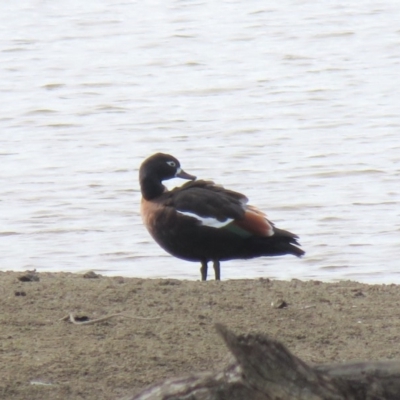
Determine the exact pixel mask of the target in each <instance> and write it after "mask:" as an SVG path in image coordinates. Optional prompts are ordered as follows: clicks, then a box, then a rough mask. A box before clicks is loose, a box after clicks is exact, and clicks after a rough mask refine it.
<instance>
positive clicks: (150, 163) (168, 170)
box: [139, 153, 196, 182]
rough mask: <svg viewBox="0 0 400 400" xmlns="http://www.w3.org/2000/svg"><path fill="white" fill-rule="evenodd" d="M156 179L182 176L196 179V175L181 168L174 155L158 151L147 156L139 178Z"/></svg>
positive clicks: (142, 179) (161, 179)
mask: <svg viewBox="0 0 400 400" xmlns="http://www.w3.org/2000/svg"><path fill="white" fill-rule="evenodd" d="M149 178H150V179H152V180H153V179H156V180H158V181H159V182H162V181H165V180H168V179H172V178H182V179H189V180H192V181H193V180H195V179H196V177H195V176H193V175H190V174H188V173H187V172H185V171H184V170H183V169H182V168H181V164H180V162H179V161H178V160H177V159H176V158H175V157H173V156H171V155H169V154H164V153H156V154H153V155H152V156H150V157H149V158H146V160H144V161H143V163H142V165H141V166H140V170H139V179H140V181H141V182H142V181H144V180H145V179H149Z"/></svg>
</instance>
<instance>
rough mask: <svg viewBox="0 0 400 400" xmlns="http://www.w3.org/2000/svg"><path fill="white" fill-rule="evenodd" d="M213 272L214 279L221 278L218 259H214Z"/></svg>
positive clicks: (218, 279)
mask: <svg viewBox="0 0 400 400" xmlns="http://www.w3.org/2000/svg"><path fill="white" fill-rule="evenodd" d="M214 272H215V280H216V281H220V280H221V268H220V263H219V261H218V260H214Z"/></svg>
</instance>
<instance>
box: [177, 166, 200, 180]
mask: <svg viewBox="0 0 400 400" xmlns="http://www.w3.org/2000/svg"><path fill="white" fill-rule="evenodd" d="M175 176H176V177H177V178H182V179H189V180H191V181H194V180H196V177H195V176H194V175H190V174H188V173H187V172H185V171H184V170H183V169H182V168H179V169H178V171H176V174H175Z"/></svg>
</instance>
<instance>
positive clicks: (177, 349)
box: [0, 272, 400, 400]
mask: <svg viewBox="0 0 400 400" xmlns="http://www.w3.org/2000/svg"><path fill="white" fill-rule="evenodd" d="M23 275H24V273H20V272H0V294H1V296H0V302H1V303H0V304H1V324H0V337H1V341H0V354H1V357H0V360H1V362H0V398H1V399H16V400H19V399H29V400H36V399H37V400H39V399H40V400H46V399H49V400H50V399H51V400H54V399H62V400H65V399H93V400H95V399H96V400H99V399H110V400H111V399H118V398H121V397H124V396H128V395H132V394H134V393H137V392H138V391H139V390H140V389H141V388H143V387H144V386H146V385H148V384H151V383H153V382H156V381H159V380H162V379H163V378H166V377H171V376H176V375H182V374H186V373H188V372H196V371H204V370H209V369H215V368H217V367H218V366H220V365H221V364H223V362H224V360H225V359H226V354H227V351H226V349H225V347H224V345H223V343H222V340H221V339H220V338H219V337H218V336H217V334H216V333H215V329H214V324H215V323H216V322H221V323H223V324H225V325H227V326H228V327H229V328H231V329H233V330H234V331H236V332H237V333H247V332H262V333H267V334H269V335H270V336H272V337H274V338H276V339H279V340H281V341H282V342H284V343H285V344H286V345H287V346H288V348H289V349H290V350H291V351H293V352H294V354H296V355H298V356H299V357H301V358H303V359H304V360H305V361H308V362H312V363H329V362H344V361H350V360H362V359H364V360H365V359H369V360H373V359H374V360H387V359H393V358H398V359H400V346H399V341H400V318H399V314H400V286H398V285H365V284H361V283H357V282H350V281H345V282H339V283H322V282H317V281H308V282H302V281H298V280H292V281H290V282H283V281H270V280H268V279H259V280H231V281H229V280H227V281H222V282H215V281H209V282H199V281H178V280H171V279H164V280H161V279H136V278H122V277H99V278H97V279H85V278H84V277H83V276H82V275H75V274H69V273H40V274H37V277H38V278H39V280H34V281H31V282H22V281H20V280H19V278H20V277H21V276H23ZM282 301H284V302H285V303H287V307H285V308H277V307H272V306H271V303H274V304H275V305H277V304H280V303H281V302H282ZM69 313H73V314H74V315H75V316H77V317H88V318H89V319H90V320H93V319H96V318H102V317H105V316H108V315H111V314H116V313H123V314H124V315H126V316H127V317H122V316H116V317H113V318H111V319H108V320H105V321H100V322H97V323H94V324H89V325H75V324H73V323H71V322H70V321H68V320H62V318H63V317H65V316H68V315H69ZM134 316H136V317H145V318H155V319H132V318H128V317H134Z"/></svg>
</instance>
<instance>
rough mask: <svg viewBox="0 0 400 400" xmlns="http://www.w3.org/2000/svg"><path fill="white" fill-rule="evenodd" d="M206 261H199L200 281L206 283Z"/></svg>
mask: <svg viewBox="0 0 400 400" xmlns="http://www.w3.org/2000/svg"><path fill="white" fill-rule="evenodd" d="M207 269H208V265H207V260H201V268H200V273H201V280H202V281H206V280H207Z"/></svg>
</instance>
